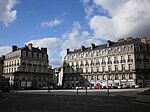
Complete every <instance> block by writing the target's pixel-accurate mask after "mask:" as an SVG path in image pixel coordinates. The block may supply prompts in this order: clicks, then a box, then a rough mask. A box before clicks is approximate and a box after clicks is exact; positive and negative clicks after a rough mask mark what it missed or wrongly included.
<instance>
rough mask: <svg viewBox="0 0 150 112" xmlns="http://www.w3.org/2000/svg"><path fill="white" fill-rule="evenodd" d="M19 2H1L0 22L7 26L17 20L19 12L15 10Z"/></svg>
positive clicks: (15, 0)
mask: <svg viewBox="0 0 150 112" xmlns="http://www.w3.org/2000/svg"><path fill="white" fill-rule="evenodd" d="M18 3H19V0H0V21H2V22H3V23H4V24H5V26H8V25H9V23H12V22H13V21H14V20H16V18H17V11H16V10H14V9H13V8H14V7H15V5H16V4H18Z"/></svg>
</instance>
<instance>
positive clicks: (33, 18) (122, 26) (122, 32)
mask: <svg viewBox="0 0 150 112" xmlns="http://www.w3.org/2000/svg"><path fill="white" fill-rule="evenodd" d="M149 30H150V0H0V56H2V55H5V54H7V53H9V52H11V46H12V45H17V46H18V47H23V46H25V44H28V43H33V46H34V47H40V48H41V47H46V48H48V55H49V64H50V65H52V66H53V67H58V66H61V65H62V62H63V58H64V56H65V55H66V49H67V48H69V49H70V50H74V49H79V48H80V47H81V45H84V46H86V47H88V46H90V45H91V43H95V44H96V45H99V44H104V43H105V42H106V41H107V40H111V41H117V40H118V39H121V38H127V37H145V36H146V37H150V31H149Z"/></svg>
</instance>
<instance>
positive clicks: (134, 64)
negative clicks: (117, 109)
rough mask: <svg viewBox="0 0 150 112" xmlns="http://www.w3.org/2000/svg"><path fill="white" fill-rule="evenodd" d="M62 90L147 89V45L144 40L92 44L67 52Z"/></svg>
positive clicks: (149, 44)
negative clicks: (119, 87) (98, 87)
mask: <svg viewBox="0 0 150 112" xmlns="http://www.w3.org/2000/svg"><path fill="white" fill-rule="evenodd" d="M63 66H64V76H63V86H64V87H68V88H71V87H76V86H95V85H97V84H101V85H102V86H103V87H104V86H108V85H109V86H122V87H132V86H134V85H137V84H138V85H140V86H141V87H146V86H150V41H149V40H147V38H146V37H143V38H132V37H129V38H127V39H119V40H118V41H117V42H112V41H109V40H108V41H107V43H106V44H103V45H98V46H96V45H95V44H93V43H92V44H91V46H90V47H85V46H81V48H80V49H77V50H74V51H70V50H69V49H67V55H66V56H65V58H64V64H63Z"/></svg>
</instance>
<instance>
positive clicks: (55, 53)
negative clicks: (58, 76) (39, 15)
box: [26, 22, 101, 67]
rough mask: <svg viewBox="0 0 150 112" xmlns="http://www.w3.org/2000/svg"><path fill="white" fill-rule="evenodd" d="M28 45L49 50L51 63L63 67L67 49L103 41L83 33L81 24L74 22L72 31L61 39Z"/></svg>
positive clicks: (39, 40)
mask: <svg viewBox="0 0 150 112" xmlns="http://www.w3.org/2000/svg"><path fill="white" fill-rule="evenodd" d="M28 43H33V46H35V47H46V48H48V55H49V62H50V65H53V66H55V67H56V66H61V65H62V61H63V59H64V56H65V55H66V49H67V48H69V49H70V50H74V49H79V48H80V46H81V45H84V46H89V45H90V44H91V43H96V44H100V43H101V41H99V40H97V39H95V38H94V37H92V36H91V34H90V33H89V32H88V31H82V28H81V26H80V23H79V22H74V24H73V26H72V29H71V30H70V31H68V32H66V33H64V34H63V35H62V37H61V38H57V37H54V38H51V37H49V38H43V39H38V40H31V41H29V42H27V43H26V44H28Z"/></svg>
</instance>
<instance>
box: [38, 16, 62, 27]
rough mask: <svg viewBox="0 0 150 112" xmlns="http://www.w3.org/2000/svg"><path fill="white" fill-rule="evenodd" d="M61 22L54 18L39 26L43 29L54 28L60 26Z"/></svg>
mask: <svg viewBox="0 0 150 112" xmlns="http://www.w3.org/2000/svg"><path fill="white" fill-rule="evenodd" d="M62 22H63V20H62V19H57V18H55V19H53V20H50V21H45V22H41V26H42V27H43V28H46V27H55V26H58V25H60V24H61V23H62Z"/></svg>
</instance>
